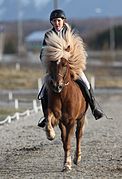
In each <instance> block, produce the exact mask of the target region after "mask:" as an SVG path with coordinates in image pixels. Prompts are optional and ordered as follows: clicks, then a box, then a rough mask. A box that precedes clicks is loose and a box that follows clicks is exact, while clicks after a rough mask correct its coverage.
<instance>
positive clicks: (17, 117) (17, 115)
mask: <svg viewBox="0 0 122 179" xmlns="http://www.w3.org/2000/svg"><path fill="white" fill-rule="evenodd" d="M16 119H17V120H19V113H18V112H17V113H16Z"/></svg>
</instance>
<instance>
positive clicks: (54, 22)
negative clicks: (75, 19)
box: [51, 18, 64, 31]
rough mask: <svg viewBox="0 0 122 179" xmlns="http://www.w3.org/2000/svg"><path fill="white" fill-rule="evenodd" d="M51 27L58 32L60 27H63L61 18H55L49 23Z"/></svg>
mask: <svg viewBox="0 0 122 179" xmlns="http://www.w3.org/2000/svg"><path fill="white" fill-rule="evenodd" d="M51 23H52V25H53V27H54V28H55V30H57V31H60V30H61V29H62V27H63V26H64V19H62V18H55V19H53V20H52V21H51Z"/></svg>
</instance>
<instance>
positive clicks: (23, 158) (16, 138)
mask: <svg viewBox="0 0 122 179" xmlns="http://www.w3.org/2000/svg"><path fill="white" fill-rule="evenodd" d="M97 100H98V101H99V102H100V104H101V106H102V108H103V109H104V112H105V113H106V114H107V115H108V116H109V117H113V120H109V119H106V118H105V117H104V118H103V119H100V120H99V121H95V120H94V118H93V116H92V115H91V112H90V110H89V111H88V115H87V116H88V125H87V126H86V129H85V133H84V136H83V140H82V144H81V147H82V160H81V162H80V164H79V165H78V166H75V165H74V164H73V165H72V171H71V172H69V173H65V172H62V171H61V170H62V167H63V148H62V142H61V140H60V130H59V129H58V127H56V138H55V140H54V141H51V142H50V141H48V140H47V139H46V135H45V132H44V130H42V129H40V128H39V127H37V121H38V120H39V118H40V116H41V112H40V113H38V114H35V115H32V116H29V117H25V118H21V119H20V120H19V121H13V122H12V123H11V124H5V125H3V126H0V179H96V178H99V179H109V178H110V179H115V178H117V179H122V95H114V96H110V95H101V96H97ZM74 150H75V138H73V139H72V158H73V156H74Z"/></svg>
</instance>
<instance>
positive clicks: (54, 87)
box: [51, 80, 63, 93]
mask: <svg viewBox="0 0 122 179" xmlns="http://www.w3.org/2000/svg"><path fill="white" fill-rule="evenodd" d="M51 86H52V90H53V91H54V92H55V93H60V92H61V91H62V89H63V84H62V83H56V82H54V81H53V80H51Z"/></svg>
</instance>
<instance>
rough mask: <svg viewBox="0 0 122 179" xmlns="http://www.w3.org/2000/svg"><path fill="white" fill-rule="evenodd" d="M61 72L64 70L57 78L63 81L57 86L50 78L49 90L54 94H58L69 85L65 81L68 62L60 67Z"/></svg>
mask: <svg viewBox="0 0 122 179" xmlns="http://www.w3.org/2000/svg"><path fill="white" fill-rule="evenodd" d="M62 70H64V71H63V72H62V73H60V72H59V73H57V77H58V76H59V77H61V78H62V79H63V80H62V81H63V82H62V84H57V83H56V81H55V80H54V79H53V78H52V77H51V76H50V81H51V83H52V85H51V88H52V90H53V91H54V92H56V93H60V92H61V91H62V90H63V88H64V87H65V86H68V85H69V81H66V78H67V75H68V71H69V65H68V62H67V63H66V65H65V66H63V67H62Z"/></svg>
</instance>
